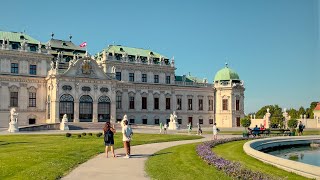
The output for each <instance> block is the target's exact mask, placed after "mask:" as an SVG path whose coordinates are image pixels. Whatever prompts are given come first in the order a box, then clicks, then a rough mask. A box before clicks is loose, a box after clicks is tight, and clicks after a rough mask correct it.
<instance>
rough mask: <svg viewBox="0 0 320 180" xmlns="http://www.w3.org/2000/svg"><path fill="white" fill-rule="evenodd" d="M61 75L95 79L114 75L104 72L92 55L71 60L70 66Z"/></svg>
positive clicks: (109, 77)
mask: <svg viewBox="0 0 320 180" xmlns="http://www.w3.org/2000/svg"><path fill="white" fill-rule="evenodd" d="M60 75H61V76H68V77H84V78H93V79H112V77H111V76H110V75H108V74H106V73H104V71H103V70H102V68H100V67H99V65H98V64H97V62H96V61H95V60H93V59H91V58H90V57H85V58H81V59H78V60H76V61H74V62H71V63H70V65H69V68H68V69H67V70H66V71H65V72H64V73H62V74H60Z"/></svg>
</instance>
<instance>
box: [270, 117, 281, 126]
mask: <svg viewBox="0 0 320 180" xmlns="http://www.w3.org/2000/svg"><path fill="white" fill-rule="evenodd" d="M270 126H271V127H272V128H282V127H283V117H271V119H270Z"/></svg>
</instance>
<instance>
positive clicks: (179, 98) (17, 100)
mask: <svg viewBox="0 0 320 180" xmlns="http://www.w3.org/2000/svg"><path fill="white" fill-rule="evenodd" d="M0 65H1V66H0V98H1V99H0V100H1V103H0V127H7V126H8V123H9V111H10V109H11V108H12V107H15V108H16V109H17V112H18V113H19V125H20V126H21V125H29V124H43V123H56V122H60V120H61V119H62V116H63V115H64V114H67V116H68V119H69V121H70V122H105V121H113V122H115V121H120V120H121V119H122V117H123V115H124V114H127V115H128V119H129V121H130V123H132V124H153V125H154V124H159V123H160V122H163V123H164V122H168V121H169V119H170V113H172V112H173V111H176V113H177V116H178V123H179V124H181V125H183V126H185V125H187V124H188V123H192V124H193V125H196V124H197V123H200V124H203V125H204V126H209V125H212V124H213V123H214V122H216V123H217V125H218V127H236V126H240V118H242V117H243V116H244V91H245V88H244V85H243V81H241V80H240V78H239V75H238V74H237V73H236V72H235V71H233V70H232V69H230V68H229V67H228V66H227V65H226V67H224V68H223V69H221V70H220V71H218V72H217V74H216V75H215V79H214V82H213V84H210V83H208V82H207V80H206V79H199V78H196V77H192V76H191V75H190V74H189V75H183V76H178V75H176V74H175V70H176V67H175V63H174V59H173V58H172V59H169V58H168V57H166V56H164V55H161V54H159V53H156V52H154V51H151V50H146V49H141V48H132V47H126V46H121V45H109V46H108V47H106V48H104V49H103V50H102V51H101V52H100V53H98V54H96V55H95V56H91V57H90V56H89V55H88V53H87V52H86V50H85V49H84V48H80V47H79V46H77V45H75V44H74V43H72V41H71V38H70V40H69V41H65V40H58V39H53V36H52V39H51V40H49V41H48V42H47V43H41V42H39V41H37V40H35V39H34V38H32V37H30V36H29V35H27V34H25V33H16V32H3V31H0Z"/></svg>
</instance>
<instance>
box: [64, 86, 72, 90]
mask: <svg viewBox="0 0 320 180" xmlns="http://www.w3.org/2000/svg"><path fill="white" fill-rule="evenodd" d="M62 90H64V91H71V90H72V87H71V86H69V85H64V86H62Z"/></svg>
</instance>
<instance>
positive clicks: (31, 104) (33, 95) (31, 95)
mask: <svg viewBox="0 0 320 180" xmlns="http://www.w3.org/2000/svg"><path fill="white" fill-rule="evenodd" d="M36 96H37V94H36V93H34V92H29V107H36V102H37V98H36Z"/></svg>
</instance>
